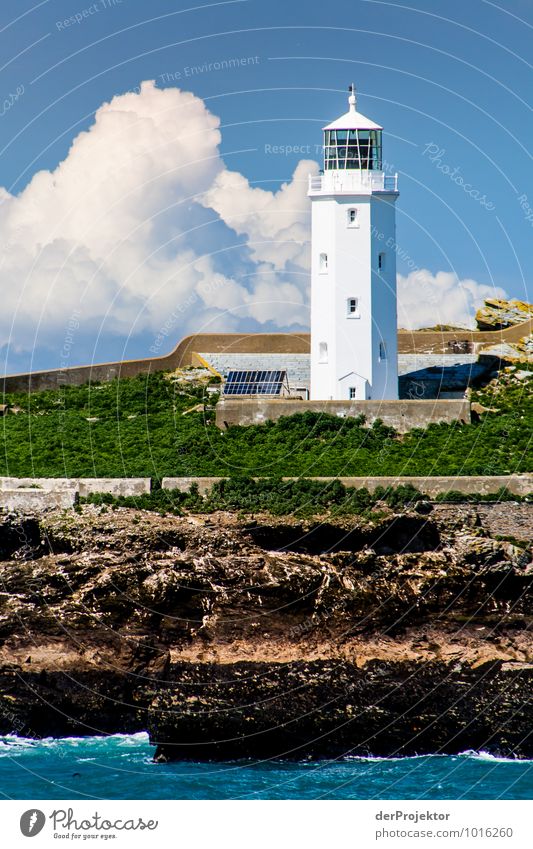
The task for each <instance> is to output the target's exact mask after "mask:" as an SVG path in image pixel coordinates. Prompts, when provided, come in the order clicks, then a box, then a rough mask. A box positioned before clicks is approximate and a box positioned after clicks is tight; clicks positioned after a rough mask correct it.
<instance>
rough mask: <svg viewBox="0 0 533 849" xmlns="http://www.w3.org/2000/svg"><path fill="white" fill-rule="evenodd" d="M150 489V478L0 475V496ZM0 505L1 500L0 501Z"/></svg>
mask: <svg viewBox="0 0 533 849" xmlns="http://www.w3.org/2000/svg"><path fill="white" fill-rule="evenodd" d="M150 489H151V480H150V478H6V477H0V498H1V496H2V493H4V492H12V491H14V490H17V491H18V490H20V491H24V492H32V491H37V492H38V491H39V490H40V491H41V492H56V493H57V492H71V491H72V492H75V493H78V494H79V495H81V496H85V495H89V494H90V493H91V492H107V493H110V494H111V495H143V494H144V493H149V492H150ZM0 506H1V501H0Z"/></svg>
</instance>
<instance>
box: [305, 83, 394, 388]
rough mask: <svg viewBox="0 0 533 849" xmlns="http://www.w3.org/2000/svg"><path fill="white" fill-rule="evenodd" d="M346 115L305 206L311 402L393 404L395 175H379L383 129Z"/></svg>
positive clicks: (327, 136)
mask: <svg viewBox="0 0 533 849" xmlns="http://www.w3.org/2000/svg"><path fill="white" fill-rule="evenodd" d="M349 91H350V95H349V98H348V104H349V109H348V112H346V113H345V114H344V115H342V116H341V117H340V118H337V120H336V121H333V122H332V123H331V124H328V125H327V126H326V127H324V128H323V132H324V168H323V171H322V172H321V174H320V175H318V176H313V175H312V176H310V177H309V191H308V195H309V197H310V198H311V250H312V259H311V399H312V400H358V401H359V400H369V399H373V400H379V399H396V398H398V364H397V319H396V250H395V248H396V210H395V204H396V199H397V198H398V175H397V174H396V175H393V176H391V175H386V174H385V172H384V171H383V167H382V153H381V150H382V144H381V141H382V129H383V128H382V127H380V126H379V125H378V124H375V123H374V122H373V121H371V120H370V119H369V118H366V117H365V116H364V115H362V114H361V113H360V112H358V111H357V109H356V95H355V87H354V86H353V85H352V86H350V89H349Z"/></svg>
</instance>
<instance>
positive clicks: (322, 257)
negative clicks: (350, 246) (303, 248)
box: [318, 254, 328, 274]
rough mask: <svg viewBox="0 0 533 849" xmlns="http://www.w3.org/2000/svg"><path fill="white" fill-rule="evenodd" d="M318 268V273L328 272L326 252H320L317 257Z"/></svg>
mask: <svg viewBox="0 0 533 849" xmlns="http://www.w3.org/2000/svg"><path fill="white" fill-rule="evenodd" d="M318 268H319V271H320V274H327V272H328V255H327V254H320V259H319V262H318Z"/></svg>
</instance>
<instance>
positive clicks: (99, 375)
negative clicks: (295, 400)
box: [0, 319, 533, 392]
mask: <svg viewBox="0 0 533 849" xmlns="http://www.w3.org/2000/svg"><path fill="white" fill-rule="evenodd" d="M532 326H533V321H532V320H531V319H530V320H528V321H525V322H523V323H522V324H517V325H515V326H514V327H508V328H506V329H505V330H492V331H491V330H486V331H476V330H457V331H454V330H453V331H443V332H440V331H429V332H427V331H416V330H415V331H400V332H399V333H398V352H399V353H401V354H415V353H436V354H437V353H443V354H454V353H467V352H471V353H475V352H477V351H479V350H480V349H481V348H483V347H487V346H489V345H498V344H504V343H512V342H517V341H518V340H519V339H521V338H522V337H523V336H527V335H528V334H529V333H531V332H532ZM309 340H310V337H309V334H308V333H198V334H193V335H191V336H186V337H185V338H184V339H182V340H181V341H180V342H179V343H178V344H177V345H176V347H175V348H174V350H173V351H171V352H170V353H169V354H165V355H164V356H155V357H149V358H146V359H139V360H123V361H120V362H113V363H98V364H94V365H88V366H73V367H72V368H66V369H49V370H47V371H37V372H31V373H24V374H14V375H7V376H4V377H2V378H0V381H1V383H2V387H3V390H4V392H28V391H31V392H39V391H41V390H43V389H58V388H59V387H61V386H79V385H81V384H83V383H89V382H93V383H95V382H97V381H104V382H105V381H108V380H113V379H114V378H116V377H134V376H135V375H138V374H147V373H150V372H154V371H172V370H173V369H175V368H178V367H184V366H190V365H193V358H194V354H195V352H200V351H203V352H208V353H227V354H229V353H234V354H238V353H250V354H258V353H272V354H308V353H309Z"/></svg>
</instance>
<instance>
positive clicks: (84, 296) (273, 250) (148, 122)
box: [0, 81, 316, 359]
mask: <svg viewBox="0 0 533 849" xmlns="http://www.w3.org/2000/svg"><path fill="white" fill-rule="evenodd" d="M220 139H221V137H220V130H219V119H218V118H217V117H216V116H215V115H213V114H212V113H211V112H209V110H208V109H207V108H206V106H205V104H204V102H203V101H202V100H201V99H200V98H198V97H195V96H194V95H193V94H191V93H189V92H184V91H180V90H179V89H176V88H167V89H163V90H161V89H158V88H157V87H156V86H155V84H154V83H153V82H150V81H148V82H144V83H143V84H142V86H141V87H140V90H139V91H137V92H128V93H126V94H122V95H119V96H117V97H114V98H113V99H112V100H111V101H110V102H109V103H104V104H103V105H102V106H101V107H100V108H99V109H98V111H97V112H96V114H95V118H94V123H93V124H92V125H91V126H90V128H89V129H88V130H87V131H85V132H82V133H80V134H79V135H78V136H77V137H76V138H75V139H74V141H73V143H72V145H71V148H70V150H69V152H68V155H67V156H66V158H65V160H64V161H63V162H61V163H60V164H59V165H58V166H57V168H56V169H55V170H53V171H41V172H38V173H37V174H35V175H34V177H33V178H32V180H31V181H30V183H29V184H28V185H27V187H26V188H25V189H24V190H23V191H22V192H21V193H20V194H19V195H12V194H10V193H9V192H7V191H6V190H5V189H0V232H1V234H2V237H1V242H0V287H1V291H2V296H3V305H2V306H3V309H2V312H1V314H0V344H1V345H3V346H6V345H8V344H10V346H11V347H12V348H17V349H18V350H21V349H27V350H31V349H32V348H37V349H38V348H39V347H40V346H44V347H45V348H46V347H48V348H49V349H52V350H53V349H54V346H57V344H58V340H61V338H62V335H64V330H65V327H66V326H67V325H68V321H69V317H70V316H71V315H72V314H76V315H77V316H79V324H80V330H79V336H80V337H81V336H82V335H84V336H85V338H90V336H91V334H92V335H93V337H96V336H97V335H98V334H99V333H113V334H117V335H118V336H121V337H124V338H125V337H127V336H129V335H131V334H139V333H143V332H144V333H146V332H147V331H148V332H150V333H152V332H153V334H154V335H157V334H158V332H159V330H160V329H161V327H162V326H164V324H165V322H167V321H168V317H169V316H173V338H174V339H176V338H178V337H179V335H180V333H183V332H188V331H190V330H192V329H198V328H199V327H202V326H207V328H208V329H213V330H214V329H221V328H223V327H225V328H227V329H228V330H236V329H239V328H241V327H246V326H249V325H250V322H252V323H254V322H258V323H260V324H261V323H264V322H271V323H273V324H274V325H276V326H280V327H281V326H283V327H286V326H290V325H291V324H297V325H300V326H302V325H305V323H306V322H307V319H308V315H307V313H308V307H307V300H308V298H307V288H308V280H307V278H306V277H305V275H304V274H303V273H302V272H303V271H304V268H305V263H306V258H305V247H306V244H305V243H306V241H307V239H308V237H309V233H308V228H309V212H308V209H307V204H306V197H305V195H306V185H305V181H304V180H303V177H302V173H303V168H304V166H303V165H300V166H299V169H297V174H296V175H295V179H294V180H293V181H291V182H290V183H288V184H286V185H284V186H283V187H282V188H281V189H280V191H279V192H277V193H271V192H265V191H263V190H257V189H253V188H251V187H250V185H249V184H248V182H247V181H246V180H245V179H244V178H243V177H240V175H238V174H235V173H234V172H229V171H228V170H227V169H226V166H225V164H224V162H223V161H222V159H221V157H220V153H219V144H220ZM305 167H307V170H310V169H312V168H313V167H316V166H313V164H312V163H311V164H309V165H308V166H305ZM239 178H240V180H241V183H242V191H241V190H240V189H239V191H238V192H235V191H234V190H233V189H232V186H233V185H234V184H235V182H236V181H238V180H239ZM227 191H229V192H230V198H231V199H232V200H230V202H228V198H227V197H226V192H227ZM208 197H209V198H211V199H212V203H211V202H210V201H209V200H206V198H208ZM213 213H220V215H217V214H213ZM220 219H222V221H224V222H226V221H227V225H228V227H230V228H232V229H233V230H235V231H236V232H237V233H239V234H242V233H245V234H246V235H247V237H248V239H249V241H250V245H251V247H250V248H249V249H248V248H244V249H243V247H242V239H241V240H239V246H238V249H237V248H236V251H237V252H238V250H240V256H237V253H235V254H234V256H233V259H234V265H235V267H236V268H237V269H238V270H239V275H238V276H237V274H233V273H232V272H231V268H229V269H228V268H225V269H221V268H220V263H219V257H218V256H217V251H216V250H215V249H214V248H213V246H214V245H215V246H216V244H217V238H219V237H218V236H217V233H216V227H217V226H221V225H220ZM239 222H240V223H239ZM262 225H264V229H262ZM228 232H229V231H228ZM285 242H287V244H284V243H285ZM220 253H222V252H220ZM226 253H227V252H226ZM243 253H244V254H246V255H245V256H243V255H242V254H243ZM300 263H304V266H302V267H300ZM228 264H229V265H230V266H231V262H229V263H228V262H226V265H228ZM289 265H290V266H291V268H290V269H289V267H288V266H289ZM298 271H300V273H298ZM283 272H287V275H288V277H287V276H285V277H284V276H283ZM291 276H292V277H293V279H292V280H291ZM247 323H248V324H247ZM171 341H173V340H171ZM59 347H60V346H59ZM83 355H85V356H87V352H82V351H80V352H79V356H78V359H79V358H80V357H81V356H83Z"/></svg>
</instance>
